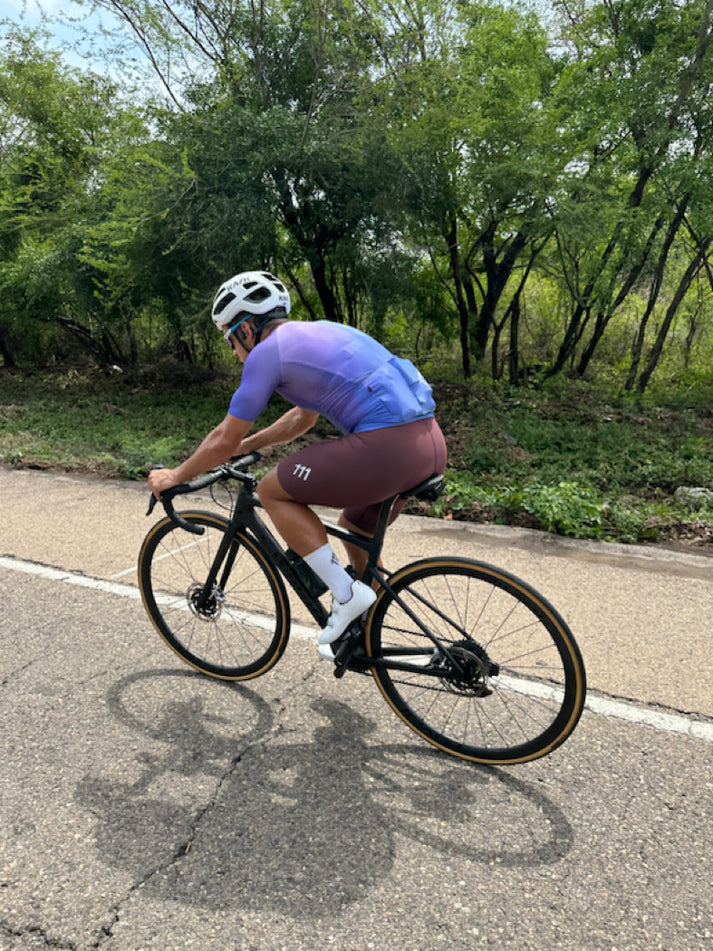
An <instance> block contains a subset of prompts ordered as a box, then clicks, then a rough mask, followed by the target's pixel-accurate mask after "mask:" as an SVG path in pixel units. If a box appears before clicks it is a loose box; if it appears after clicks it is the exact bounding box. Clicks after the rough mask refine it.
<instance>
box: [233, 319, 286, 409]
mask: <svg viewBox="0 0 713 951" xmlns="http://www.w3.org/2000/svg"><path fill="white" fill-rule="evenodd" d="M275 338H276V335H275V334H271V335H270V336H269V337H268V338H267V339H266V340H263V341H262V342H261V343H260V344H259V346H257V347H255V349H254V350H252V351H251V352H250V353H249V354H248V357H247V359H246V361H245V363H244V365H243V375H242V378H241V380H240V386H239V387H238V388H237V390H236V391H235V393H233V397H232V399H231V401H230V407H229V409H228V413H229V414H230V415H231V416H235V417H237V418H238V419H245V420H249V421H250V422H254V421H255V420H256V419H257V418H258V416H259V415H260V413H262V411H263V410H264V409H265V407H266V406H267V404H268V402H269V400H270V397H271V396H272V394H273V392H274V391H275V390H276V389H277V387H278V386H279V384H280V358H279V351H278V349H277V345H276V344H277V341H276V339H275ZM271 342H272V345H270V344H271Z"/></svg>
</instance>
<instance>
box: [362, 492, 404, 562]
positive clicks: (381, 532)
mask: <svg viewBox="0 0 713 951" xmlns="http://www.w3.org/2000/svg"><path fill="white" fill-rule="evenodd" d="M397 498H398V495H392V496H391V498H389V499H384V501H383V502H382V503H381V509H380V510H379V517H378V519H377V520H376V528H375V529H374V536H373V537H374V541H375V542H376V544H375V545H373V546H372V548H371V550H370V551H369V557H368V559H367V565H368V566H369V568H376V566H377V565H378V563H379V557H380V555H381V549H382V546H383V544H384V536H385V535H386V528H387V526H388V523H389V515H391V509H392V508H393V507H394V502H395V501H396V499H397Z"/></svg>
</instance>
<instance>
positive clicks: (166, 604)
mask: <svg viewBox="0 0 713 951" xmlns="http://www.w3.org/2000/svg"><path fill="white" fill-rule="evenodd" d="M182 514H183V517H184V518H185V519H187V520H188V521H189V522H192V523H193V524H195V525H200V526H202V527H203V528H204V529H205V532H204V534H203V535H200V536H199V535H191V534H189V533H188V532H186V531H184V530H183V529H182V528H179V527H178V526H177V525H176V524H175V523H174V522H172V521H171V520H170V519H168V518H165V519H162V520H161V521H160V522H157V523H156V525H154V526H153V528H152V529H151V530H150V531H149V533H148V535H147V536H146V538H145V540H144V543H143V545H142V547H141V552H140V554H139V587H140V589H141V596H142V598H143V602H144V606H145V608H146V611H147V612H148V615H149V617H150V618H151V620H152V621H153V624H154V626H155V628H156V630H157V631H158V632H159V634H160V635H161V637H163V639H164V640H165V641H166V643H167V644H168V645H169V647H171V648H172V649H173V650H174V651H175V652H176V653H177V654H178V655H179V656H180V657H181V658H183V660H185V661H187V662H188V663H189V664H191V665H192V666H193V667H195V668H197V669H198V670H201V671H203V673H206V674H210V676H212V677H221V678H223V679H225V680H247V679H249V678H251V677H257V676H259V675H260V674H264V673H265V672H266V671H268V670H269V669H270V668H271V667H273V666H274V665H275V664H276V663H277V661H278V660H279V659H280V657H281V655H282V653H283V651H284V649H285V646H286V645H287V639H288V636H289V628H290V610H289V601H288V598H287V594H286V592H285V586H284V584H283V582H282V578H281V577H280V575H279V574H278V573H277V572H276V571H275V569H274V568H273V567H272V565H271V564H270V562H269V561H268V560H267V558H266V557H265V555H264V554H263V553H262V551H261V550H260V548H259V547H258V546H257V545H256V543H255V542H254V541H253V540H252V539H251V538H249V537H248V536H246V535H242V534H237V535H236V536H235V539H234V541H233V543H232V545H231V547H230V550H229V553H228V556H227V558H226V559H225V561H224V563H223V564H222V565H221V566H220V569H219V571H218V574H217V577H216V581H215V583H214V584H213V585H212V587H211V590H210V591H206V586H205V585H206V579H207V577H208V573H209V571H210V568H211V566H212V564H213V560H214V559H215V557H216V555H217V553H218V548H219V547H220V544H221V542H222V541H223V537H224V535H225V532H226V531H227V529H228V524H229V523H228V520H227V519H225V518H223V517H222V516H220V515H215V514H213V513H211V512H184V513H182Z"/></svg>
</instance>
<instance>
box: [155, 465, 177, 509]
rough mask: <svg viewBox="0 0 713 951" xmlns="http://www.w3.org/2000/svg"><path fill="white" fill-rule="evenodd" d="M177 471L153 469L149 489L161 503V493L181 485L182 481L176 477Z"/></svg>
mask: <svg viewBox="0 0 713 951" xmlns="http://www.w3.org/2000/svg"><path fill="white" fill-rule="evenodd" d="M175 472H176V470H175V469H152V470H151V472H149V489H151V491H152V492H153V494H154V495H155V496H156V498H157V499H158V501H159V502H160V501H161V493H162V492H165V491H166V489H172V488H173V487H174V486H175V485H179V484H180V481H179V480H178V479H177V478H176V476H175Z"/></svg>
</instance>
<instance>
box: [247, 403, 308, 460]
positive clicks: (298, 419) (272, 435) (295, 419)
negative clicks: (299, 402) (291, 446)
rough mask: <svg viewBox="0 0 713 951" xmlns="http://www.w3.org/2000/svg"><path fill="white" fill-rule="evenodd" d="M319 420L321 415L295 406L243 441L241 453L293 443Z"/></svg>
mask: <svg viewBox="0 0 713 951" xmlns="http://www.w3.org/2000/svg"><path fill="white" fill-rule="evenodd" d="M318 419H319V413H316V412H313V411H312V410H309V409H303V408H302V407H301V406H293V407H292V409H289V410H288V411H287V412H286V413H285V414H284V415H283V416H280V418H279V419H278V420H276V421H275V422H274V423H273V424H272V425H271V426H266V427H265V429H260V430H258V432H256V433H253V434H252V435H251V436H248V437H247V439H243V441H242V443H241V444H240V452H241V453H248V452H254V451H255V450H256V449H265V447H266V446H278V445H280V443H285V442H292V440H293V439H297V437H298V436H301V435H302V434H303V433H306V432H307V430H308V429H311V428H312V427H313V426H314V424H315V423H316V422H317V420H318Z"/></svg>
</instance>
